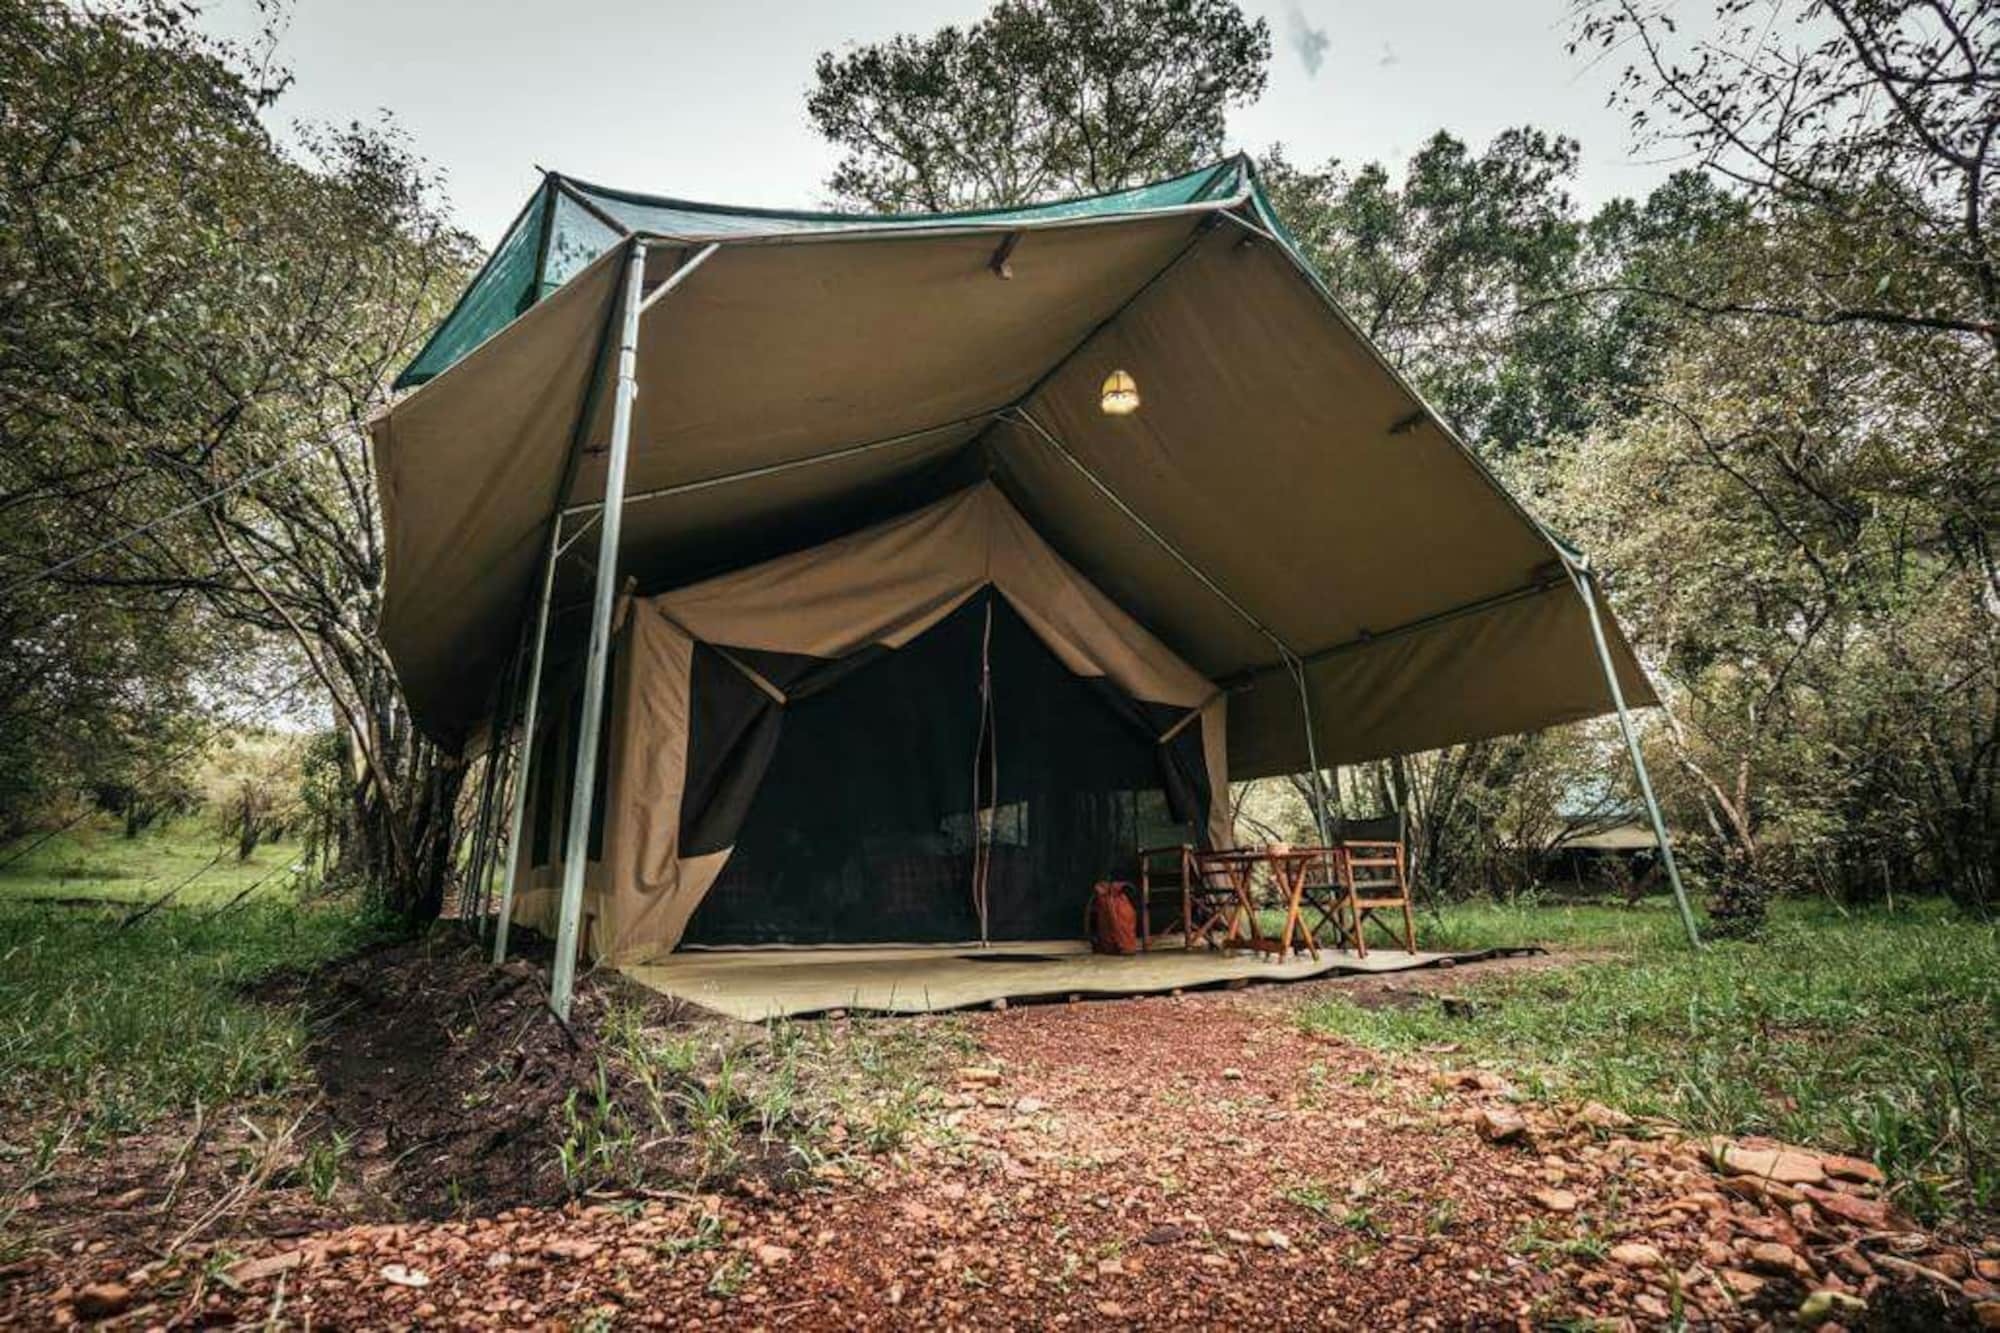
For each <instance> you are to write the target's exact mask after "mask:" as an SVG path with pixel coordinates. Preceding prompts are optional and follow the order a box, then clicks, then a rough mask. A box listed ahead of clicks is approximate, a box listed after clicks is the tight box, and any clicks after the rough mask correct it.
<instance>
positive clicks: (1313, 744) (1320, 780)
mask: <svg viewBox="0 0 2000 1333" xmlns="http://www.w3.org/2000/svg"><path fill="white" fill-rule="evenodd" d="M1285 664H1286V665H1287V666H1288V667H1289V668H1290V669H1291V673H1292V683H1293V684H1294V685H1296V686H1298V687H1299V716H1300V717H1301V718H1302V719H1303V720H1304V722H1305V729H1306V762H1307V763H1308V764H1311V765H1312V804H1313V812H1312V813H1313V828H1314V829H1315V830H1317V831H1318V833H1319V845H1320V846H1322V847H1331V846H1333V829H1332V828H1331V827H1329V826H1328V824H1327V822H1326V787H1325V785H1324V775H1323V774H1322V772H1321V770H1320V766H1319V740H1318V738H1317V737H1316V736H1314V735H1313V730H1314V728H1313V706H1312V695H1311V693H1310V692H1309V691H1308V690H1307V689H1306V664H1305V663H1304V662H1302V661H1300V660H1299V659H1298V657H1297V656H1296V655H1295V654H1294V653H1292V652H1291V650H1289V649H1287V650H1286V652H1285Z"/></svg>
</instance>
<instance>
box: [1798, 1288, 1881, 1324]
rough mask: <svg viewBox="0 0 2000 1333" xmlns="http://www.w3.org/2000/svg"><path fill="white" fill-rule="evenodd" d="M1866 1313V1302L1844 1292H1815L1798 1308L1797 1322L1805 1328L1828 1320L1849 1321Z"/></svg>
mask: <svg viewBox="0 0 2000 1333" xmlns="http://www.w3.org/2000/svg"><path fill="white" fill-rule="evenodd" d="M1867 1313H1868V1302H1867V1301H1864V1300H1862V1299H1861V1298H1860V1297H1859V1296H1850V1295H1848V1294H1847V1293H1846V1292H1844V1291H1816V1292H1814V1293H1813V1294H1812V1295H1810V1296H1808V1297H1806V1298H1805V1300H1804V1302H1803V1303H1801V1304H1800V1306H1799V1322H1800V1323H1801V1324H1804V1325H1806V1326H1807V1327H1809V1328H1810V1327H1813V1326H1816V1325H1818V1324H1822V1323H1824V1322H1826V1321H1827V1320H1829V1319H1840V1320H1850V1319H1853V1318H1854V1317H1855V1316H1856V1315H1863V1314H1867Z"/></svg>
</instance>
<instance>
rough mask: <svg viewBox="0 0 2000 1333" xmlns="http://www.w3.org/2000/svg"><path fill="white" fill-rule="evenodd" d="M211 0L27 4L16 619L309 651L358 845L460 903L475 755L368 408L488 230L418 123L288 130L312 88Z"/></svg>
mask: <svg viewBox="0 0 2000 1333" xmlns="http://www.w3.org/2000/svg"><path fill="white" fill-rule="evenodd" d="M194 17H195V16H194V14H193V12H192V10H190V9H189V8H188V7H186V6H181V5H170V4H166V3H154V2H153V0H139V2H138V3H134V4H132V5H129V6H126V7H121V8H114V9H109V10H89V11H72V10H68V9H65V8H62V7H57V6H45V5H39V4H32V3H25V4H24V3H21V2H20V0H11V2H10V3H7V4H5V5H4V6H0V40H4V41H5V43H6V50H5V53H4V57H3V58H0V78H4V79H5V84H4V87H0V100H4V102H5V104H6V106H7V108H8V114H7V116H6V117H4V118H0V182H4V197H0V208H4V218H5V226H4V227H0V446H4V454H5V456H6V458H7V459H8V461H9V463H10V464H11V465H12V467H13V469H14V476H13V479H12V480H10V483H9V485H10V487H11V489H10V491H9V507H10V517H13V518H15V519H17V522H16V523H15V524H14V525H13V526H11V527H9V528H8V529H7V536H6V538H5V539H4V540H0V567H4V569H5V570H6V571H7V576H8V579H9V582H8V583H7V584H6V585H4V586H6V587H7V588H8V591H7V592H6V593H4V594H0V623H14V624H18V623H21V622H22V618H23V617H24V616H27V617H32V615H33V614H34V611H33V609H32V607H33V605H34V603H35V602H36V601H37V600H39V601H43V602H53V603H58V604H60V605H61V606H63V607H65V608H69V609H71V611H72V612H73V613H74V614H78V615H83V614H100V612H98V611H97V610H95V608H104V607H116V608H118V609H119V610H120V613H122V614H128V615H131V616H134V617H140V618H142V621H141V622H140V623H142V624H143V623H146V622H144V621H143V618H145V617H150V618H151V619H150V622H149V623H150V632H151V633H153V634H154V635H155V636H157V638H158V640H159V641H161V642H168V643H178V642H183V641H185V640H186V635H185V630H186V629H187V625H188V618H189V617H195V618H198V619H199V620H200V621H201V623H203V624H206V625H214V626H220V627H224V628H225V630H227V631H228V632H229V633H232V634H244V633H248V634H251V635H254V636H255V641H256V642H258V643H260V644H262V645H264V651H265V652H266V653H271V654H276V655H279V656H283V657H288V658H289V659H290V660H291V662H292V663H293V665H294V666H300V665H302V666H303V667H304V669H305V674H307V675H308V676H309V677H310V679H312V680H313V681H314V682H316V683H317V685H318V687H319V689H320V690H321V691H322V695H321V697H322V700H323V702H324V704H325V706H326V707H327V708H328V709H329V710H330V712H331V713H332V715H333V717H334V718H335V720H336V722H337V724H338V726H339V728H340V730H341V732H342V734H343V735H344V737H345V738H346V742H347V744H348V746H349V747H350V750H351V754H352V757H353V761H354V762H353V783H352V785H351V787H350V791H349V803H350V808H351V811H352V817H353V820H354V824H355V829H354V832H355V836H354V837H353V839H352V840H350V841H349V843H348V844H347V846H348V850H349V851H350V853H351V854H352V856H353V857H354V865H353V867H352V868H353V869H355V870H356V871H358V872H360V873H362V874H365V875H366V877H367V879H368V881H369V882H370V883H371V884H373V885H375V886H377V887H378V888H379V889H380V890H381V891H382V892H383V893H384V894H385V895H386V896H387V898H388V900H389V903H390V905H391V906H392V907H394V908H396V909H398V910H401V911H404V912H406V913H408V914H410V915H415V916H421V915H424V914H426V913H430V912H434V911H435V909H436V905H437V903H438V902H440V901H441V900H442V896H443V878H444V875H445V872H446V867H447V864H448V859H449V855H450V848H451V845H452V842H453V837H452V830H451V826H450V825H451V810H452V808H453V799H454V797H455V795H456V791H457V786H458V783H459V782H460V781H461V779H462V765H461V764H460V763H459V761H458V760H457V758H456V757H455V756H454V755H452V754H449V753H446V752H443V751H440V750H439V749H438V748H437V747H435V746H433V745H431V744H429V743H428V742H427V741H425V740H424V739H423V738H422V737H421V736H419V735H418V734H417V733H416V732H415V731H414V729H413V728H412V727H411V725H410V721H409V716H408V712H407V709H406V708H405V707H404V705H403V703H402V699H401V694H400V691H399V690H398V688H397V686H396V682H395V677H394V672H393V670H392V669H391V667H390V664H389V661H388V657H387V654H386V653H385V652H384V651H383V649H382V646H381V643H380V640H379V636H378V635H377V632H376V620H377V615H378V610H379V589H380V583H381V565H382V552H381V539H380V524H379V516H378V514H377V511H376V503H377V501H376V497H375V494H374V490H373V479H372V475H371V470H370V468H369V466H368V462H367V457H366V452H365V451H366V444H365V440H364V438H363V436H362V433H361V431H360V424H361V422H362V421H363V420H364V419H365V418H366V416H367V415H368V414H369V413H370V412H371V411H372V410H373V409H374V407H376V406H377V405H379V403H380V402H381V400H382V395H383V392H384V387H383V386H384V385H386V383H387V380H388V376H389V374H390V373H391V372H392V371H393V370H394V368H395V367H396V366H397V365H399V364H400V363H401V362H402V361H403V360H404V359H405V358H406V357H407V356H408V354H409V352H410V350H411V348H412V345H413V343H414V341H415V339H416V337H417V336H418V335H419V334H420V333H421V332H422V331H423V330H424V329H425V328H426V327H428V325H429V324H430V323H431V322H432V321H433V320H434V319H435V318H436V317H437V315H438V313H439V312H440V310H441V307H442V304H443V302H444V301H445V300H447V299H448V298H449V296H450V295H451V294H452V293H453V292H454V291H455V290H456V288H457V286H458V285H459V283H460V282H461V280H462V278H463V276H464V272H465V268H466V264H467V261H468V259H469V251H470V247H469V242H468V240H467V238H465V237H463V236H462V235H460V234H459V233H457V232H456V231H455V230H453V229H452V228H450V227H449V226H448V225H446V223H445V221H444V218H443V215H442V212H441V209H440V207H439V206H438V204H437V203H436V202H435V200H434V197H433V191H432V189H431V185H430V181H429V179H428V176H427V173H426V172H425V170H424V168H423V166H422V164H421V163H420V162H419V161H418V160H417V159H416V158H415V157H414V156H413V155H411V154H410V153H409V151H408V150H407V148H406V147H405V146H404V145H403V144H402V142H401V141H400V139H399V138H398V136H397V135H396V134H395V133H394V132H393V130H391V129H387V128H383V127H364V126H358V125H356V126H348V127H344V128H338V129H332V130H328V129H323V128H321V129H312V128H307V129H304V130H302V133H301V139H302V144H303V146H302V149H301V150H300V152H299V153H298V154H296V155H294V154H291V153H287V152H285V151H282V150H281V149H280V148H279V147H278V146H277V145H276V144H275V143H274V142H273V141H272V139H271V137H270V135H269V134H268V133H267V132H266V131H265V129H264V127H263V124H262V122H261V120H260V113H261V112H262V111H264V110H265V109H266V108H268V107H269V106H270V105H271V104H272V102H273V101H274V99H275V98H276V97H277V96H278V95H279V93H280V91H281V90H282V87H283V84H284V79H283V76H282V75H281V74H274V73H273V72H272V65H271V62H270V61H269V59H268V55H269V53H268V51H245V50H241V49H238V48H236V47H233V46H230V45H227V44H224V43H219V42H216V41H214V40H212V39H209V38H205V37H203V36H201V35H200V34H199V33H198V32H197V31H196V30H195V28H194V26H193V21H194ZM177 512H178V513H179V515H180V516H179V517H177V518H173V519H171V521H168V520H167V518H166V516H168V515H172V514H175V513H177ZM135 530H137V531H140V533H141V535H140V536H139V537H137V539H135V540H131V541H128V542H126V543H125V544H123V545H119V546H117V547H115V548H113V549H108V550H105V551H102V552H100V553H96V554H90V553H91V551H92V548H93V547H94V546H95V545H96V544H97V543H99V542H100V541H101V540H102V539H103V538H104V537H106V536H109V535H111V534H117V533H131V532H133V531H135ZM80 555H87V556H88V558H84V559H77V558H76V557H78V556H80ZM51 568H53V569H54V570H55V571H56V572H55V574H54V576H53V577H48V578H42V577H37V576H38V575H39V573H40V571H42V570H46V569H51ZM29 579H33V581H32V582H28V581H27V580H29ZM23 597H26V598H27V599H29V600H28V601H26V602H23V601H20V600H17V599H20V598H23ZM23 607H27V608H28V609H27V610H25V611H24V610H23V609H22V608H23ZM238 642H239V646H240V640H239V641H238ZM177 669H179V670H181V671H182V674H183V676H186V675H187V674H188V673H189V672H190V671H193V670H195V669H196V667H195V665H194V664H180V665H179V666H178V667H177Z"/></svg>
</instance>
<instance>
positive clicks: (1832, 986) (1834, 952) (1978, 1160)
mask: <svg viewBox="0 0 2000 1333" xmlns="http://www.w3.org/2000/svg"><path fill="white" fill-rule="evenodd" d="M1606 914H1609V915H1606ZM1618 916H1628V917H1631V918H1633V924H1631V925H1629V926H1627V927H1624V928H1621V927H1619V926H1618V924H1617V919H1616V918H1617V917H1618ZM1538 919H1539V920H1543V921H1546V923H1547V929H1546V931H1544V932H1542V933H1541V940H1542V941H1545V942H1550V943H1560V944H1568V945H1572V946H1582V945H1598V946H1603V945H1609V946H1611V947H1615V948H1619V949H1621V950H1622V955H1623V956H1621V957H1617V958H1614V959H1611V960H1598V961H1589V962H1584V963H1579V964H1577V965H1575V966H1572V967H1566V968H1560V969H1554V970H1550V971H1545V972H1536V973H1526V974H1515V975H1511V976H1499V977H1493V978H1490V979H1485V980H1482V979H1480V978H1479V977H1478V975H1477V974H1476V973H1468V974H1465V975H1464V976H1462V977H1461V978H1458V979H1455V980H1452V981H1450V982H1449V983H1448V984H1449V985H1450V987H1451V988H1452V989H1453V990H1455V991H1459V992H1462V993H1470V994H1476V995H1477V996H1479V997H1480V998H1481V999H1482V1001H1483V1003H1482V1004H1480V1005H1479V1007H1478V1010H1477V1012H1476V1013H1475V1014H1474V1015H1473V1016H1471V1017H1448V1016H1446V1015H1445V1013H1444V1012H1443V1010H1442V1007H1441V1006H1440V1005H1438V1004H1437V1003H1435V1002H1425V1003H1423V1004H1421V1005H1418V1006H1416V1007H1410V1008H1390V1009H1374V1010H1370V1009H1364V1008H1361V1007H1359V1006H1357V1005H1355V1004H1354V1003H1352V1002H1351V1001H1348V1000H1345V999H1342V998H1339V997H1335V998H1331V999H1327V1000H1324V1001H1320V1002H1316V1003H1314V1004H1312V1005H1310V1006H1308V1007H1307V1008H1306V1009H1305V1010H1303V1011H1302V1012H1301V1016H1300V1021H1301V1022H1302V1023H1304V1024H1305V1026H1307V1027H1308V1028H1309V1029H1313V1030H1318V1031H1332V1032H1338V1033H1341V1034H1343V1035H1345V1036H1348V1037H1351V1038H1354V1039H1356V1040H1358V1041H1361V1042H1364V1043H1366V1044H1369V1045H1373V1046H1377V1047H1382V1048H1386V1049H1392V1050H1400V1051H1416V1050H1419V1049H1422V1048H1425V1047H1439V1046H1450V1047H1452V1048H1453V1050H1454V1052H1455V1054H1454V1056H1453V1057H1452V1058H1454V1059H1456V1060H1459V1061H1468V1062H1470V1061H1477V1062H1480V1063H1482V1064H1490V1065H1497V1066H1499V1067H1501V1068H1504V1069H1506V1070H1507V1071H1508V1072H1509V1073H1510V1074H1511V1075H1512V1076H1513V1077H1514V1078H1515V1079H1516V1080H1517V1081H1518V1082H1520V1083H1521V1084H1522V1086H1523V1087H1524V1088H1525V1089H1526V1090H1527V1091H1528V1092H1529V1093H1530V1094H1531V1095H1535V1096H1551V1097H1561V1098H1566V1099H1579V1100H1580V1099H1586V1098H1594V1099H1596V1100H1599V1101H1603V1102H1606V1103H1608V1104H1610V1105H1613V1106H1617V1107H1620V1108H1621V1109H1624V1110H1626V1111H1629V1112H1631V1113H1633V1114H1637V1115H1649V1116H1661V1117H1666V1118H1669V1119H1671V1120H1674V1121H1676V1122H1678V1123H1680V1124H1682V1125H1684V1126H1686V1127H1687V1128H1689V1129H1691V1130H1695V1131H1698V1132H1705V1133H1707V1132H1713V1133H1728V1134H1741V1133H1752V1132H1756V1133H1767V1134H1771V1135H1774V1136H1776V1137H1779V1138H1782V1139H1786V1140H1790V1141H1794V1142H1798V1143H1804V1144H1811V1145H1815V1146H1819V1147H1823V1148H1829V1149H1837V1150H1841V1151H1846V1152H1851V1153H1855V1154H1858V1155H1860V1156H1865V1157H1870V1158H1873V1159H1874V1160H1875V1161H1876V1162H1878V1163H1879V1164H1880V1165H1881V1166H1882V1167H1883V1169H1884V1170H1885V1171H1887V1172H1889V1173H1890V1175H1891V1177H1892V1179H1893V1180H1894V1181H1895V1183H1896V1186H1897V1189H1898V1191H1899V1194H1900V1197H1901V1199H1902V1201H1903V1203H1904V1204H1905V1205H1906V1206H1907V1207H1909V1208H1910V1209H1911V1210H1912V1211H1913V1212H1916V1213H1917V1214H1918V1215H1920V1216H1923V1217H1927V1218H1936V1217H1939V1216H1945V1215H1953V1214H1957V1215H1972V1214H1979V1215H1990V1214H1992V1213H1993V1212H1994V1211H1995V1210H1996V1209H2000V1161H1996V1156H2000V929H1996V927H1995V926H1994V925H1993V924H1991V923H1982V922H1978V921H1973V920H1969V919H1966V918H1963V917H1960V916H1958V915H1956V914H1954V913H1952V912H1950V911H1948V910H1946V909H1944V908H1942V907H1941V906H1938V905H1935V904H1928V903H1927V904H1922V905H1921V906H1920V907H1919V908H1918V909H1917V910H1913V911H1907V910H1906V911H1903V912H1899V913H1896V914H1890V913H1887V912H1869V913H1857V914H1854V915H1851V916H1843V915H1840V914H1838V913H1836V912H1835V911H1833V910H1832V909H1830V908H1828V907H1826V906H1824V905H1820V904H1781V905H1780V908H1779V910H1778V911H1777V912H1776V913H1775V915H1774V920H1773V923H1772V925H1771V928H1770V929H1769V931H1768V932H1767V933H1766V935H1765V937H1764V938H1763V939H1761V940H1759V941H1756V942H1754V943H1738V942H1719V943H1714V944H1711V945H1710V946H1709V947H1708V948H1707V949H1705V950H1703V951H1702V952H1701V953H1699V954H1696V953H1694V952H1692V951H1691V950H1689V949H1688V948H1687V946H1686V944H1685V943H1684V942H1682V941H1680V940H1679V938H1678V936H1677V935H1676V934H1675V923H1674V919H1673V917H1672V915H1671V914H1670V913H1667V912H1664V911H1651V910H1648V909H1638V910H1637V911H1635V912H1632V913H1624V912H1622V911H1621V909H1609V908H1608V909H1596V908H1590V909H1560V910H1557V911H1551V912H1548V913H1546V914H1542V913H1537V912H1535V911H1533V910H1532V909H1505V908H1480V909H1471V908H1467V909H1454V911H1453V912H1452V913H1451V915H1450V916H1449V917H1448V918H1447V920H1448V928H1447V929H1445V930H1441V931H1439V932H1438V933H1439V934H1441V935H1446V936H1448V937H1449V938H1450V940H1451V941H1452V942H1453V943H1458V942H1461V940H1462V941H1463V942H1465V943H1473V942H1478V941H1479V940H1480V939H1481V938H1482V937H1481V936H1479V935H1478V934H1477V933H1476V932H1478V931H1479V930H1480V928H1481V927H1482V926H1491V927H1492V929H1491V932H1490V933H1489V934H1487V935H1486V936H1484V937H1483V938H1484V939H1485V940H1487V941H1490V942H1501V941H1502V940H1503V939H1504V940H1505V941H1506V942H1529V940H1530V939H1532V938H1533V937H1534V936H1535V935H1536V933H1537V929H1536V928H1537V922H1538ZM1639 922H1644V923H1645V924H1638V923H1639ZM1460 931H1463V932H1465V934H1464V935H1463V936H1461V935H1460V934H1459V933H1458V932H1460ZM1425 942H1426V943H1427V944H1431V943H1434V942H1442V941H1439V940H1436V939H1435V937H1432V938H1427V939H1426V941H1425ZM1441 984H1445V983H1441Z"/></svg>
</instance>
